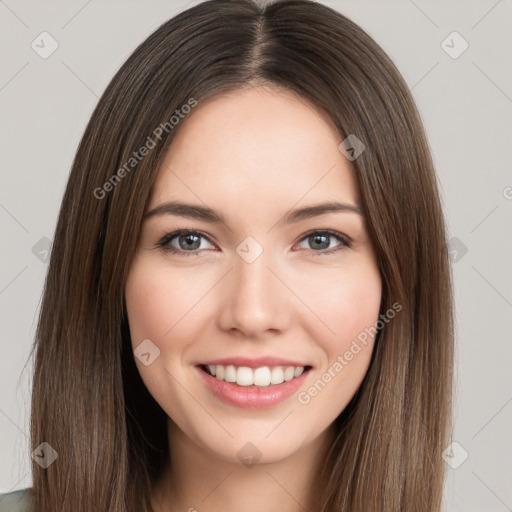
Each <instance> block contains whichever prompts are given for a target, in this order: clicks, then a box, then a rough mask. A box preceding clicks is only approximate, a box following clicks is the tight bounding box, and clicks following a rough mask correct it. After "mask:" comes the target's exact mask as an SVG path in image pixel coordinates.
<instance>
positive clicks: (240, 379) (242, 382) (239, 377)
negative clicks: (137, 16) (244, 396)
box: [236, 366, 254, 386]
mask: <svg viewBox="0 0 512 512" xmlns="http://www.w3.org/2000/svg"><path fill="white" fill-rule="evenodd" d="M252 379H253V373H252V369H251V368H247V366H240V367H239V368H238V370H237V371H236V383H237V384H238V385H239V386H252V385H253V384H254V382H253V380H252Z"/></svg>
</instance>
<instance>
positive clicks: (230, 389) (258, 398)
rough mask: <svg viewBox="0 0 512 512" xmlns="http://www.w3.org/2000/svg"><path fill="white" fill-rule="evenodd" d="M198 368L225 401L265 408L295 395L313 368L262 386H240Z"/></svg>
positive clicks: (249, 407) (246, 407)
mask: <svg viewBox="0 0 512 512" xmlns="http://www.w3.org/2000/svg"><path fill="white" fill-rule="evenodd" d="M196 369H197V371H198V372H199V374H200V375H201V378H202V379H203V380H204V382H205V383H206V385H207V386H208V388H209V389H210V390H211V391H212V392H213V393H214V394H215V395H216V396H218V397H219V398H220V399H221V400H222V401H223V402H225V403H228V404H230V405H234V406H236V407H243V408H244V409H264V408H268V407H273V406H274V405H277V404H279V403H280V402H283V401H284V400H286V399H287V398H288V397H290V396H291V395H293V394H294V393H295V392H296V391H297V389H299V387H300V386H301V385H302V384H303V383H304V381H305V379H306V378H307V376H308V374H309V370H310V369H311V368H310V369H309V370H305V371H304V372H302V374H301V375H299V376H298V377H294V378H293V379H292V380H289V381H285V382H283V383H282V384H275V385H270V386H267V387H261V388H258V387H254V388H253V387H249V386H239V385H238V384H234V383H233V382H226V381H223V380H219V379H216V378H215V377H212V376H211V375H210V374H209V373H206V372H205V371H204V370H202V369H201V368H200V367H199V366H196Z"/></svg>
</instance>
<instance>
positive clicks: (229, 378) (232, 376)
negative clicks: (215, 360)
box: [224, 364, 236, 382]
mask: <svg viewBox="0 0 512 512" xmlns="http://www.w3.org/2000/svg"><path fill="white" fill-rule="evenodd" d="M224 380H225V381H226V382H236V368H235V367H234V366H233V365H232V364H230V365H228V366H226V372H225V374H224Z"/></svg>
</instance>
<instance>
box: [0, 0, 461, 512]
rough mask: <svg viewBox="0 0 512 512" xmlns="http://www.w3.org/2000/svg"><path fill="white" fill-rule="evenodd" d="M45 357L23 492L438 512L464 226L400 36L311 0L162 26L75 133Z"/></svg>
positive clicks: (172, 505) (92, 499)
mask: <svg viewBox="0 0 512 512" xmlns="http://www.w3.org/2000/svg"><path fill="white" fill-rule="evenodd" d="M190 244H191V245H190ZM34 349H35V351H36V364H35V374H34V382H33V397H32V421H31V436H32V444H33V449H34V453H35V455H34V454H33V458H34V465H33V481H34V484H33V488H32V489H31V490H27V491H25V492H24V493H21V494H18V495H16V496H14V495H11V496H7V497H4V500H7V499H11V500H12V499H14V498H18V497H19V496H20V495H21V497H22V499H23V500H24V505H20V506H27V507H29V509H30V510H33V511H36V510H37V511H38V512H49V511H52V512H53V511H55V510H74V511H93V510H102V511H103V510H109V511H119V512H121V511H141V510H148V511H149V510H152V511H154V512H160V511H164V510H190V511H192V510H199V511H201V512H202V511H210V510H220V509H224V510H244V511H250V510H269V511H272V510H278V509H279V510H280V511H282V510H290V511H299V510H307V511H315V512H316V511H319V512H320V511H322V512H325V511H331V510H337V511H346V512H348V511H352V512H354V511H361V510H372V511H373V510H375V511H377V510H378V511H381V512H388V511H393V512H396V511H398V510H400V511H407V512H409V511H422V512H425V511H429V512H430V511H432V512H434V511H439V510H440V507H441V499H442V489H443V481H444V461H443V460H442V458H441V453H442V451H443V450H444V448H445V447H446V445H447V444H448V439H449V435H450V429H451V411H450V402H451V387H452V365H453V325H452V292H451V277H450V270H449V263H448V252H447V246H446V232H445V226H444V219H443V214H442V210H441V206H440V201H439V194H438V190H437V184H436V176H435V172H434V169H433V164H432V160H431V157H430V154H429V148H428V143H427V140H426V136H425V134H424V130H423V127H422V125H421V121H420V117H419V114H418V112H417V110H416V108H415V105H414V102H413V100H412V98H411V95H410V93H409V91H408V88H407V86H406V84H405V82H404V81H403V79H402V78H401V76H400V74H399V72H398V71H397V70H396V68H395V66H394V65H393V63H392V62H391V61H390V59H389V58H388V57H387V56H386V54H385V53H384V52H383V50H382V49H381V48H380V47H379V46H378V45H377V44H376V43H375V42H374V41H373V40H372V39H371V38H370V37H369V36H368V35H367V34H366V33H365V32H364V31H363V30H362V29H361V28H359V27H358V26H356V25H355V24H354V23H353V22H351V21H349V20H348V19H347V18H345V17H344V16H342V15H341V14H339V13H338V12H336V11H334V10H332V9H330V8H328V7H326V6H323V5H321V4H317V3H315V2H311V1H308V0H283V1H277V2H274V3H269V4H267V5H263V6H260V5H258V4H256V3H255V2H253V1H251V0H237V1H235V2H233V1H231V0H212V1H208V2H204V3H201V4H199V5H197V6H195V7H193V8H191V9H188V10H186V11H184V12H182V13H181V14H179V15H178V16H176V17H175V18H173V19H171V20H169V21H168V22H167V23H165V24H163V25H162V26H161V27H160V28H159V29H158V30H157V31H155V32H154V33H153V34H152V35H151V36H150V37H149V38H148V39H147V40H146V41H144V42H143V43H142V44H141V45H140V46H139V47H138V48H137V49H136V50H135V52H134V53H133V54H132V55H131V56H130V58H129V59H128V60H127V62H126V63H125V64H124V65H123V66H122V68H121V69H120V70H119V72H118V73H117V74H116V76H115V77H114V78H113V80H112V81H111V83H110V84H109V86H108V87H107V90H106V91H105V93H104V94H103V96H102V98H101V99H100V102H99V104H98V106H97V108H96V110H95V112H94V113H93V115H92V117H91V120H90V122H89V124H88V126H87V129H86V131H85V134H84V136H83V139H82V141H81V143H80V146H79V148H78V151H77V154H76V158H75V161H74V163H73V168H72V171H71V175H70V178H69V182H68V186H67V189H66V193H65V196H64V199H63V202H62V207H61V212H60V215H59V220H58V225H57V228H56V233H55V237H54V245H53V249H52V255H51V263H50V267H49V271H48V276H47V281H46V286H45V291H44V297H43V303H42V308H41V314H40V320H39V325H38V330H37V335H36V343H35V346H34ZM43 443H46V444H43ZM38 458H39V459H40V460H39V462H38V460H37V459H38ZM5 502H6V501H5ZM0 507H1V502H0ZM0 510H1V509H0Z"/></svg>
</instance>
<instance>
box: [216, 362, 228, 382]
mask: <svg viewBox="0 0 512 512" xmlns="http://www.w3.org/2000/svg"><path fill="white" fill-rule="evenodd" d="M225 373H226V370H225V368H224V366H222V365H221V364H218V365H217V368H215V377H217V379H219V380H224V374H225Z"/></svg>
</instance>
